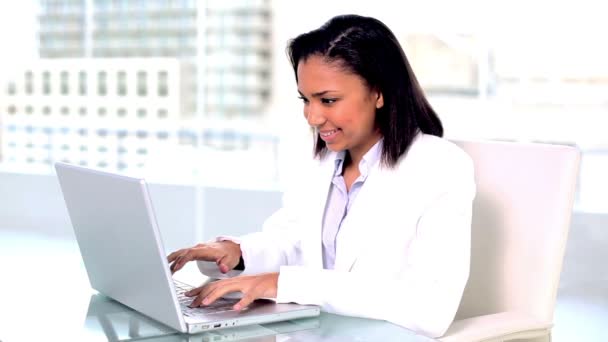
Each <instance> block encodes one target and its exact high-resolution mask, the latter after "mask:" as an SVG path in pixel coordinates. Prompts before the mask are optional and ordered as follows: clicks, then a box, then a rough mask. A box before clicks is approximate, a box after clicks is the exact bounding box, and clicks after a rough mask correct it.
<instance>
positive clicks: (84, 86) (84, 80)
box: [78, 71, 87, 95]
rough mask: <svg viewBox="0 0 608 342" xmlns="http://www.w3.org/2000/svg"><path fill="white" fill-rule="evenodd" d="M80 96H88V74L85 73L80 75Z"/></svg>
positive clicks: (82, 72) (81, 72)
mask: <svg viewBox="0 0 608 342" xmlns="http://www.w3.org/2000/svg"><path fill="white" fill-rule="evenodd" d="M78 94H80V95H86V94H87V73H86V72H84V71H80V72H79V73H78Z"/></svg>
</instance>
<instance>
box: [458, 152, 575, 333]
mask: <svg viewBox="0 0 608 342" xmlns="http://www.w3.org/2000/svg"><path fill="white" fill-rule="evenodd" d="M455 143H456V144H458V145H459V146H460V147H461V148H462V149H464V151H466V152H467V153H468V154H469V155H470V156H471V157H472V158H473V162H474V164H475V179H476V183H477V195H476V198H475V202H474V206H473V224H472V231H471V234H472V237H471V238H472V240H471V273H470V276H469V281H468V283H467V286H466V289H465V291H464V295H463V299H462V301H461V303H460V308H459V310H458V314H457V315H456V319H464V318H469V317H473V316H479V315H485V314H491V313H498V312H502V311H522V312H526V313H528V314H530V315H533V316H535V317H537V318H538V319H540V320H543V321H546V322H552V321H553V311H554V308H555V298H556V295H557V287H558V283H559V278H560V273H561V269H562V262H563V258H564V251H565V247H566V240H567V237H568V230H569V227H570V217H571V213H572V206H573V202H574V197H575V186H576V181H577V178H578V168H579V162H580V152H579V151H578V149H576V148H574V147H571V146H564V145H548V144H533V143H508V142H491V141H487V142H467V141H456V142H455Z"/></svg>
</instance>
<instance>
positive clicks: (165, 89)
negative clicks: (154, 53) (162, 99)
mask: <svg viewBox="0 0 608 342" xmlns="http://www.w3.org/2000/svg"><path fill="white" fill-rule="evenodd" d="M167 78H168V75H167V72H166V71H160V72H159V73H158V96H167V95H168V93H169V86H168V84H167V83H168V81H167Z"/></svg>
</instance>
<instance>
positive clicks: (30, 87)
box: [25, 71, 34, 95]
mask: <svg viewBox="0 0 608 342" xmlns="http://www.w3.org/2000/svg"><path fill="white" fill-rule="evenodd" d="M33 92H34V73H33V72H31V71H26V72H25V93H26V94H27V95H31V94H32V93H33Z"/></svg>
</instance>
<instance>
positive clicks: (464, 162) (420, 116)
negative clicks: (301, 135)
mask: <svg viewBox="0 0 608 342" xmlns="http://www.w3.org/2000/svg"><path fill="white" fill-rule="evenodd" d="M288 53H289V56H290V59H291V63H292V65H293V69H294V72H295V77H296V81H297V87H298V92H299V93H300V97H301V99H302V101H303V105H304V116H305V117H306V119H307V121H308V123H309V124H310V126H311V127H312V128H313V129H314V132H315V140H316V141H315V144H314V151H315V153H314V154H315V158H314V161H315V162H314V165H313V166H311V168H310V169H307V170H303V173H302V175H304V178H305V179H302V180H301V182H300V184H295V185H294V188H293V189H290V190H288V191H286V192H285V198H284V205H283V207H282V208H281V209H280V210H279V211H278V212H277V213H275V214H274V215H272V216H271V217H270V218H269V219H268V220H267V221H266V222H265V225H264V229H263V231H262V232H259V233H254V234H249V235H246V236H243V237H241V238H232V237H219V238H217V241H216V242H210V243H205V244H199V245H197V246H195V247H192V248H188V249H183V250H179V251H176V252H174V253H172V254H170V255H169V257H168V260H169V262H170V263H172V264H171V269H172V271H173V272H175V271H177V270H179V269H180V268H182V267H183V266H184V264H185V263H187V262H189V261H192V260H198V261H199V268H200V269H201V271H202V272H203V273H205V274H207V275H209V276H212V277H214V276H216V277H223V278H227V279H224V280H220V281H217V282H215V283H212V284H209V285H206V286H202V287H200V288H197V289H195V290H192V291H190V293H189V294H188V295H190V296H192V297H195V299H194V300H193V302H192V304H191V305H192V306H204V305H208V304H210V303H212V302H213V301H215V300H216V299H217V298H219V297H221V296H223V295H225V294H227V293H230V292H241V293H242V295H243V297H242V299H241V300H240V301H239V302H238V303H237V304H236V305H235V309H237V310H240V309H242V308H244V307H246V306H247V305H248V304H250V303H251V302H252V301H253V300H254V299H256V298H262V297H263V298H275V299H276V301H277V302H295V303H300V304H316V305H320V306H322V308H323V309H324V310H325V311H327V312H332V313H338V314H344V315H353V316H360V317H368V318H374V319H384V320H387V321H390V322H393V323H396V324H399V325H402V326H404V327H406V328H409V329H411V330H414V331H417V332H419V333H422V334H426V335H428V336H431V337H437V336H441V335H443V334H444V333H445V331H446V330H447V328H448V326H449V325H450V323H451V322H452V320H453V319H454V315H455V313H456V310H457V308H458V305H459V303H460V299H461V296H462V292H463V290H464V286H465V284H466V281H467V278H468V273H469V256H470V229H471V227H470V226H471V207H472V201H473V197H474V195H475V184H474V180H473V167H472V163H471V160H470V159H469V157H468V156H467V155H466V154H465V153H464V152H463V151H462V150H460V149H459V148H458V147H456V146H455V145H453V144H452V143H450V142H448V141H446V140H444V139H442V138H440V137H441V136H442V134H443V128H442V125H441V122H440V120H439V118H438V117H437V115H436V114H435V112H434V111H433V109H432V108H431V106H430V104H429V103H428V101H427V100H426V98H425V96H424V94H423V92H422V90H421V88H420V86H419V84H418V82H417V80H416V78H415V76H414V74H413V72H412V69H411V67H410V66H409V63H408V61H407V59H406V57H405V54H404V52H403V50H402V48H401V46H400V45H399V43H398V41H397V39H396V38H395V36H394V35H393V33H392V32H391V31H390V30H389V29H388V28H387V27H386V26H385V25H384V24H383V23H381V22H380V21H378V20H376V19H373V18H367V17H361V16H355V15H348V16H338V17H335V18H333V19H331V20H330V21H329V22H327V23H326V24H325V25H323V26H322V27H321V28H319V29H317V30H314V31H311V32H309V33H305V34H302V35H300V36H298V37H297V38H295V39H294V40H292V41H291V42H290V44H289V47H288Z"/></svg>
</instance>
